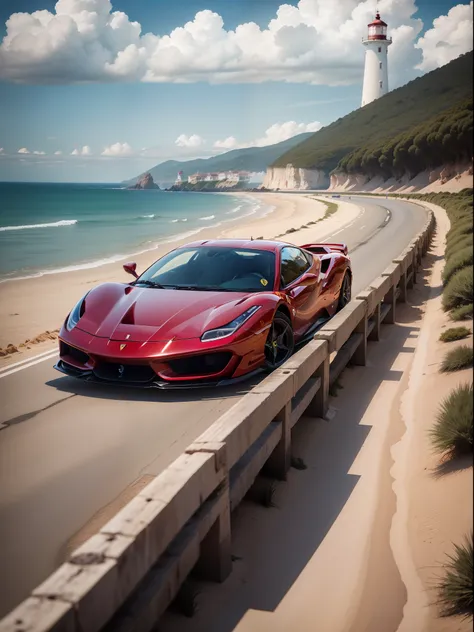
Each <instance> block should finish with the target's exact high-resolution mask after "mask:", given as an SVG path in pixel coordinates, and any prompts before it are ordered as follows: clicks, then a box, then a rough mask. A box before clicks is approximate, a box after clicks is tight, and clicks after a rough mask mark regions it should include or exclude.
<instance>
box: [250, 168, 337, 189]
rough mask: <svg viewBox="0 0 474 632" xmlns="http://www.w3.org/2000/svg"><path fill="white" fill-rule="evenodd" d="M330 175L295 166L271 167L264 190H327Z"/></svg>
mask: <svg viewBox="0 0 474 632" xmlns="http://www.w3.org/2000/svg"><path fill="white" fill-rule="evenodd" d="M328 184H329V177H328V175H327V174H326V173H325V172H324V171H323V170H320V169H298V168H297V167H294V166H293V165H287V166H286V167H269V168H268V169H267V173H266V174H265V178H264V179H263V184H262V188H265V189H283V190H284V189H326V188H327V186H328Z"/></svg>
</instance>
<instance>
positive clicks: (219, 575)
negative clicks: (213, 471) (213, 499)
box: [195, 478, 232, 582]
mask: <svg viewBox="0 0 474 632" xmlns="http://www.w3.org/2000/svg"><path fill="white" fill-rule="evenodd" d="M222 485H224V486H225V490H224V491H225V503H224V508H223V510H222V511H221V513H220V514H219V517H218V518H217V520H216V521H215V522H214V524H213V525H212V527H211V528H210V529H209V531H208V532H207V535H206V536H205V537H204V539H203V540H202V542H201V551H200V556H199V561H198V563H197V564H196V569H195V570H196V574H198V575H199V576H200V577H202V578H203V579H207V580H209V581H215V582H223V581H224V580H225V579H226V578H227V577H228V576H229V575H230V573H231V572H232V556H231V544H232V541H231V526H230V497H229V479H228V478H227V479H226V480H225V482H224V483H222Z"/></svg>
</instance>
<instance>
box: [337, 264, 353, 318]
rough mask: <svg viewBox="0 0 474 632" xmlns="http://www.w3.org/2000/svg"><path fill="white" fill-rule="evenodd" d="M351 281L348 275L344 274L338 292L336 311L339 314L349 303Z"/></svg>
mask: <svg viewBox="0 0 474 632" xmlns="http://www.w3.org/2000/svg"><path fill="white" fill-rule="evenodd" d="M351 296H352V281H351V277H350V274H348V273H346V274H345V276H344V279H343V280H342V285H341V290H340V292H339V300H338V303H337V311H338V312H340V311H341V309H343V308H344V307H345V306H346V305H347V304H348V303H350V302H351Z"/></svg>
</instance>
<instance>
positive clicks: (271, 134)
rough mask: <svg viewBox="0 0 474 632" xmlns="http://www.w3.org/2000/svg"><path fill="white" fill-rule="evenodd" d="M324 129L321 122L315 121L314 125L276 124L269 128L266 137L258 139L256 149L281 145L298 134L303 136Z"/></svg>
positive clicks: (294, 122)
mask: <svg viewBox="0 0 474 632" xmlns="http://www.w3.org/2000/svg"><path fill="white" fill-rule="evenodd" d="M321 127H322V124H321V123H320V122H319V121H313V122H312V123H296V121H287V122H286V123H275V124H274V125H272V126H271V127H269V128H268V129H267V130H266V132H265V136H263V137H262V138H258V139H257V140H256V141H255V146H256V147H265V146H266V145H274V144H275V143H281V142H282V141H284V140H288V138H292V137H293V136H296V135H297V134H303V133H304V132H317V131H318V130H320V129H321Z"/></svg>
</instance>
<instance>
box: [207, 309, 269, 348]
mask: <svg viewBox="0 0 474 632" xmlns="http://www.w3.org/2000/svg"><path fill="white" fill-rule="evenodd" d="M260 307H261V305H254V307H250V308H249V309H248V310H247V311H245V312H244V313H243V314H240V316H237V318H234V320H232V321H231V322H230V323H227V325H224V326H223V327H218V328H217V329H209V330H208V331H205V332H204V333H203V335H202V336H201V340H202V342H209V341H210V340H217V339H219V338H225V337H226V336H230V335H231V334H233V333H235V332H236V331H237V329H239V327H242V325H243V324H244V323H245V322H247V320H248V319H249V318H250V317H251V316H253V315H254V314H255V312H256V311H258V310H259V309H260Z"/></svg>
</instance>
